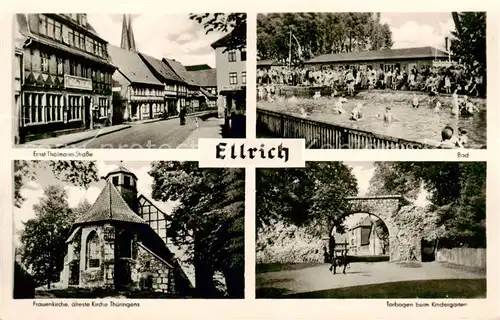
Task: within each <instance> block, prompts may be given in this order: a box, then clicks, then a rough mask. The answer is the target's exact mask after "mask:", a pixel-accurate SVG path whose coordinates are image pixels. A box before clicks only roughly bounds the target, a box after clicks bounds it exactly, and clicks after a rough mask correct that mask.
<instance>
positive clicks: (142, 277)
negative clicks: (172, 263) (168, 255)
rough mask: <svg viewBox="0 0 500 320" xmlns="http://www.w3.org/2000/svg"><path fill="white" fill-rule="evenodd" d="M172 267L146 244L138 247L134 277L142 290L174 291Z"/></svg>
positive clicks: (133, 270)
mask: <svg viewBox="0 0 500 320" xmlns="http://www.w3.org/2000/svg"><path fill="white" fill-rule="evenodd" d="M172 276H173V274H172V272H171V270H170V267H169V266H168V265H167V264H165V263H164V262H163V261H161V260H160V259H159V258H157V257H156V256H155V255H153V254H152V253H151V252H150V251H149V250H147V249H146V248H145V247H144V246H142V245H139V246H138V248H137V259H136V261H135V264H134V265H133V267H132V279H133V280H134V282H137V285H138V287H139V288H140V289H141V290H152V291H156V292H163V293H173V292H172V291H173V285H172Z"/></svg>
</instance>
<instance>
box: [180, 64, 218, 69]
mask: <svg viewBox="0 0 500 320" xmlns="http://www.w3.org/2000/svg"><path fill="white" fill-rule="evenodd" d="M185 68H186V70H187V71H198V70H209V69H212V68H211V67H210V66H209V65H208V64H195V65H192V66H185Z"/></svg>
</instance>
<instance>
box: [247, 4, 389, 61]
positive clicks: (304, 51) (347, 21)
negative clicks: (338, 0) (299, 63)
mask: <svg viewBox="0 0 500 320" xmlns="http://www.w3.org/2000/svg"><path fill="white" fill-rule="evenodd" d="M290 33H292V34H293V36H294V37H295V38H296V39H297V40H298V42H299V44H300V46H301V56H298V51H297V50H296V49H293V48H294V46H296V45H297V44H296V43H295V41H293V40H292V55H293V57H292V58H293V59H295V60H297V59H302V60H307V59H310V58H312V57H315V56H318V55H322V54H331V53H341V52H355V51H367V50H380V49H383V48H391V47H392V44H393V43H392V33H391V31H390V28H389V25H388V24H382V23H381V22H380V14H374V13H370V12H350V13H307V12H301V13H269V14H259V15H258V16H257V53H258V56H259V58H260V59H276V60H287V59H288V55H289V49H290Z"/></svg>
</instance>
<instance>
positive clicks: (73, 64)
mask: <svg viewBox="0 0 500 320" xmlns="http://www.w3.org/2000/svg"><path fill="white" fill-rule="evenodd" d="M69 74H70V75H72V76H75V75H76V62H75V61H70V62H69Z"/></svg>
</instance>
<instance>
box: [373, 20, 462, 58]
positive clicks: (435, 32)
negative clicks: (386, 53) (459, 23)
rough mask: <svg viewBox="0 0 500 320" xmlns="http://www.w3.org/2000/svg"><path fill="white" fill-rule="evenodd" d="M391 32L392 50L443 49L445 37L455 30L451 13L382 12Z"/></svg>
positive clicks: (384, 21)
mask: <svg viewBox="0 0 500 320" xmlns="http://www.w3.org/2000/svg"><path fill="white" fill-rule="evenodd" d="M380 20H381V22H382V23H388V24H389V27H390V29H391V31H392V39H393V42H394V45H393V46H392V48H393V49H398V48H411V47H423V46H433V47H436V48H438V49H445V48H444V46H445V37H450V36H451V31H452V30H454V29H455V25H454V23H453V18H452V16H451V12H399V13H395V12H382V13H381V14H380Z"/></svg>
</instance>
